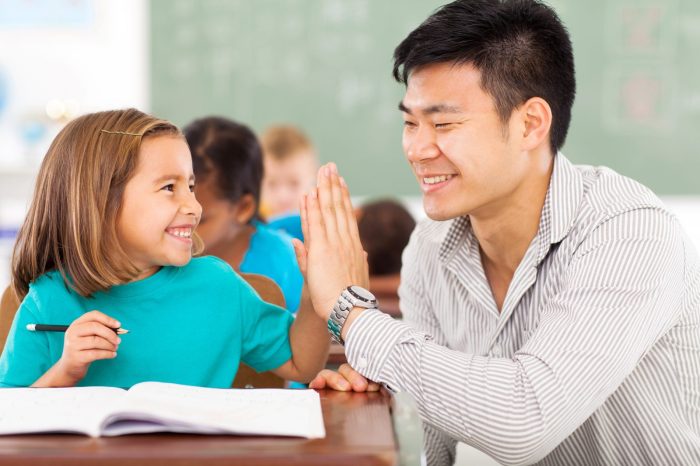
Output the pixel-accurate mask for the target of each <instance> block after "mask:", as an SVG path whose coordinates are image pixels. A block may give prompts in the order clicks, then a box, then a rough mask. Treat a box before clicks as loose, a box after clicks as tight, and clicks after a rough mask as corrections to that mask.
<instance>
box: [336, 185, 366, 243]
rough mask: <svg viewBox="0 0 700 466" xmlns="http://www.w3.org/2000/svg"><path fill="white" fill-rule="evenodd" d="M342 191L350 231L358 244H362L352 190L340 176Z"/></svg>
mask: <svg viewBox="0 0 700 466" xmlns="http://www.w3.org/2000/svg"><path fill="white" fill-rule="evenodd" d="M340 187H341V188H340V193H341V196H342V199H343V205H344V207H345V214H346V215H347V218H348V220H347V222H348V223H347V224H348V231H349V232H350V236H351V237H352V239H353V241H355V243H356V244H359V245H362V243H361V242H360V230H359V229H358V228H357V217H356V216H355V209H354V208H353V207H352V201H351V200H350V190H348V185H347V183H345V179H343V177H342V176H341V177H340Z"/></svg>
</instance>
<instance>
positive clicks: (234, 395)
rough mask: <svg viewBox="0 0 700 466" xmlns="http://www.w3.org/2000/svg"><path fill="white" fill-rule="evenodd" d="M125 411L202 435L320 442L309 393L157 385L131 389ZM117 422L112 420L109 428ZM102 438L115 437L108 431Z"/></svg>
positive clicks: (316, 407)
mask: <svg viewBox="0 0 700 466" xmlns="http://www.w3.org/2000/svg"><path fill="white" fill-rule="evenodd" d="M126 406H128V408H127V411H130V412H131V413H136V412H138V413H141V414H143V415H144V416H145V418H148V419H150V420H154V419H158V420H161V421H162V422H166V423H171V425H172V428H173V429H172V430H176V431H186V432H201V433H234V434H250V435H284V436H295V437H306V438H322V437H325V429H324V425H323V415H322V412H321V400H320V398H319V396H318V393H316V392H315V391H313V390H276V389H260V390H255V389H217V388H202V387H192V386H187V385H177V384H168V383H160V382H144V383H140V384H137V385H135V386H133V387H132V388H131V389H130V390H129V391H128V392H127V396H126ZM117 419H119V416H112V417H111V418H110V422H111V421H114V420H117ZM103 431H104V434H105V435H118V434H119V433H124V432H112V431H111V430H110V427H109V426H105V427H104V428H103Z"/></svg>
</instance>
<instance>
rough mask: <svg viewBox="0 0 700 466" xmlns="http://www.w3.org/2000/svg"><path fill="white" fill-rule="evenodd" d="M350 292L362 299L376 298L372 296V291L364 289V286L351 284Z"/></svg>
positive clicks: (372, 299) (371, 299) (370, 299)
mask: <svg viewBox="0 0 700 466" xmlns="http://www.w3.org/2000/svg"><path fill="white" fill-rule="evenodd" d="M350 292H352V293H353V294H354V295H355V296H357V297H358V298H360V299H361V300H363V301H376V299H377V298H375V297H374V295H373V294H372V293H370V292H369V291H367V290H365V289H364V288H362V287H360V286H354V285H353V286H351V287H350Z"/></svg>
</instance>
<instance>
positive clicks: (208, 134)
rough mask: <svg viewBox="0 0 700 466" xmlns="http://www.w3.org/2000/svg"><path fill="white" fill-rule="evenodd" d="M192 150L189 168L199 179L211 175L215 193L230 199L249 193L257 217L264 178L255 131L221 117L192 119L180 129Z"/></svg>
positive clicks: (254, 218) (234, 199) (237, 199)
mask: <svg viewBox="0 0 700 466" xmlns="http://www.w3.org/2000/svg"><path fill="white" fill-rule="evenodd" d="M183 133H184V134H185V139H187V144H188V145H189V146H190V151H191V152H192V167H193V169H194V174H195V177H196V178H197V179H199V180H204V179H208V178H209V177H210V176H213V177H214V178H213V180H214V185H215V187H216V190H217V191H218V194H219V195H220V196H221V197H223V198H224V199H227V200H228V201H230V202H238V201H239V200H240V199H241V197H243V196H244V195H246V194H251V195H252V196H253V198H254V199H255V203H256V205H257V207H256V213H255V215H254V216H253V218H252V219H251V220H259V219H260V217H259V215H258V210H257V209H258V208H259V204H260V185H261V183H262V177H263V160H262V149H261V148H260V143H259V142H258V138H257V137H256V136H255V133H253V131H251V130H250V128H248V127H247V126H245V125H242V124H240V123H237V122H235V121H232V120H229V119H228V118H224V117H217V116H212V117H206V118H200V119H199V120H195V121H193V122H192V123H190V124H189V125H187V126H186V127H185V129H184V130H183Z"/></svg>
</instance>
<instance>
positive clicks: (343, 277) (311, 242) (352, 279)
mask: <svg viewBox="0 0 700 466" xmlns="http://www.w3.org/2000/svg"><path fill="white" fill-rule="evenodd" d="M301 222H302V229H303V232H304V243H301V242H300V241H298V240H295V241H294V249H295V251H296V255H297V261H298V262H299V267H300V269H301V271H302V273H303V274H304V278H305V279H306V283H307V284H308V287H309V293H310V295H311V301H312V303H313V307H314V309H315V310H316V313H317V314H318V315H319V316H320V317H321V318H322V319H324V320H328V316H329V315H330V312H331V309H333V305H334V304H335V302H336V301H337V299H338V296H340V293H341V292H342V291H343V290H344V289H345V288H347V287H348V286H350V285H359V286H361V287H364V288H368V287H369V267H368V265H367V254H366V253H365V251H364V250H363V248H362V243H361V242H360V234H359V232H358V229H357V220H356V219H355V214H354V210H353V208H352V204H351V202H350V193H349V192H348V189H347V185H346V184H345V182H344V181H343V179H342V178H340V177H339V176H338V171H337V168H336V166H335V164H333V163H329V164H327V165H324V166H322V167H321V168H320V169H319V171H318V187H317V188H316V189H314V190H312V191H311V193H310V194H307V195H305V196H304V198H303V199H302V202H301Z"/></svg>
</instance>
